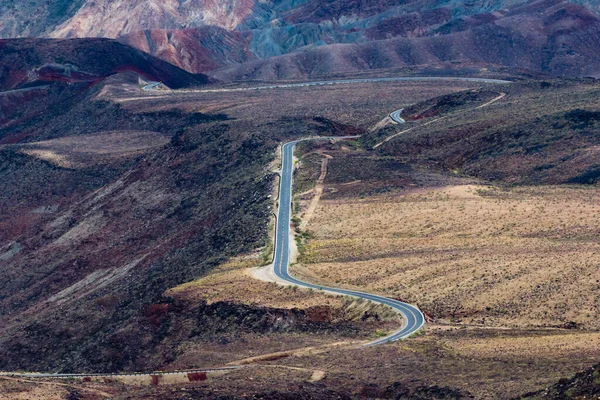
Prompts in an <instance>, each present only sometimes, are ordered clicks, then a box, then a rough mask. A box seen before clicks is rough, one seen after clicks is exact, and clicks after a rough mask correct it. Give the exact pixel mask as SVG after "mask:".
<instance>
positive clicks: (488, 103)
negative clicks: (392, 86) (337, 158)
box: [364, 79, 600, 185]
mask: <svg viewBox="0 0 600 400" xmlns="http://www.w3.org/2000/svg"><path fill="white" fill-rule="evenodd" d="M598 90H599V85H598V83H597V81H596V80H593V79H589V80H580V81H575V80H553V81H541V82H524V83H518V84H517V83H515V84H511V85H504V86H498V87H495V88H494V89H493V91H489V90H482V91H479V92H463V93H460V94H453V95H448V96H442V97H439V98H437V99H434V100H430V101H426V102H424V103H420V104H417V105H415V106H412V107H409V108H407V109H406V110H405V112H404V117H405V119H406V120H408V121H409V122H408V124H409V125H410V126H411V127H412V128H413V129H411V130H410V131H407V132H405V133H403V134H402V135H398V136H396V137H393V139H392V140H389V141H387V142H384V143H382V144H381V145H380V146H378V147H377V148H378V149H379V151H382V152H383V153H385V154H388V155H394V156H398V157H405V158H406V159H409V160H410V163H425V164H427V165H430V166H436V167H441V168H443V169H444V170H446V171H451V173H453V174H457V175H468V176H476V177H478V178H483V179H485V180H489V181H495V182H503V183H504V184H513V185H515V184H526V185H539V184H544V183H545V184H595V183H597V182H599V181H600V169H599V167H598V161H597V160H598V146H597V143H598V140H599V132H600V130H599V127H600V112H599V111H598V110H599V106H600V104H599V103H598V99H597V95H598ZM493 92H495V95H496V97H495V98H496V99H499V100H498V101H497V102H495V101H494V98H493V97H494V93H493ZM396 131H397V130H395V129H393V130H392V131H391V132H389V131H386V130H383V131H382V132H380V133H379V134H377V133H375V134H372V135H373V136H378V135H384V136H388V137H389V136H392V135H393V133H394V132H396ZM364 140H365V141H366V144H368V145H372V144H376V143H377V142H380V141H381V137H379V138H377V137H371V138H364Z"/></svg>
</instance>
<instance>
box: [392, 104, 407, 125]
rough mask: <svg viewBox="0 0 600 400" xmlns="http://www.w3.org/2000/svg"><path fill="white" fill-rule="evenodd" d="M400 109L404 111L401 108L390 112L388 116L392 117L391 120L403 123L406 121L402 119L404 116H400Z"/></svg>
mask: <svg viewBox="0 0 600 400" xmlns="http://www.w3.org/2000/svg"><path fill="white" fill-rule="evenodd" d="M402 111H404V108H401V109H399V110H397V111H394V112H393V113H391V114H390V118H391V119H392V121H394V122H395V123H397V124H403V123H405V122H406V121H405V120H404V118H402Z"/></svg>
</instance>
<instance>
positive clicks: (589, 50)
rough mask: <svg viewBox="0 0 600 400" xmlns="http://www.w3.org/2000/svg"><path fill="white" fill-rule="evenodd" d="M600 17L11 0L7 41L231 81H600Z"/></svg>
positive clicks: (531, 10)
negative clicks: (475, 74) (73, 47)
mask: <svg viewBox="0 0 600 400" xmlns="http://www.w3.org/2000/svg"><path fill="white" fill-rule="evenodd" d="M33 10H35V12H33ZM598 12H600V3H598V2H596V1H592V0H572V1H563V0H543V1H525V0H407V1H404V2H400V1H397V0H349V1H348V0H325V1H321V0H224V1H217V0H187V1H179V0H167V1H159V0H150V1H140V0H131V1H123V0H94V1H92V0H45V1H42V0H32V1H31V2H28V3H27V4H25V3H21V4H20V3H17V2H16V0H0V37H5V38H8V37H21V36H36V37H57V38H81V37H109V38H117V39H118V40H119V41H121V42H122V43H125V44H128V45H131V46H134V47H136V48H138V49H141V50H143V51H145V52H148V53H150V54H152V55H154V56H156V57H159V58H162V59H163V60H165V61H168V62H170V63H172V64H174V65H176V66H179V67H181V68H183V69H186V70H188V71H189V72H193V73H200V72H203V73H206V72H209V71H217V70H218V71H219V72H217V73H216V74H215V76H218V77H220V78H221V79H233V78H235V79H248V78H270V79H281V78H305V77H307V76H316V75H318V74H330V73H332V72H339V71H364V70H369V69H374V68H384V67H399V66H406V65H409V66H410V65H421V64H428V63H439V62H470V63H474V64H481V65H501V66H508V67H511V68H524V69H531V70H533V71H543V72H547V73H551V74H556V75H562V76H584V75H589V76H600V62H598V61H597V60H596V57H595V54H598V53H600V51H599V50H600V48H599V47H600V40H598V39H599V37H598V35H597V32H598V31H599V27H600V17H599V16H598V14H597V13H598ZM390 40H391V41H392V42H390ZM322 53H325V54H324V55H323V54H322ZM281 57H283V58H281ZM323 57H325V58H326V60H322V58H323ZM590 57H591V58H590ZM331 59H333V60H331ZM520 59H523V61H521V60H520ZM323 63H324V64H323ZM307 64H311V65H314V67H311V66H310V65H307ZM561 64H564V65H561ZM315 72H318V74H317V73H315Z"/></svg>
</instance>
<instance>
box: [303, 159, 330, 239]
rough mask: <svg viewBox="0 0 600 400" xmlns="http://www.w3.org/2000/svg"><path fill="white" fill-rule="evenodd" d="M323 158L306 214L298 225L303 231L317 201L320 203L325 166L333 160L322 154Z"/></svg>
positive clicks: (323, 186)
mask: <svg viewBox="0 0 600 400" xmlns="http://www.w3.org/2000/svg"><path fill="white" fill-rule="evenodd" d="M322 155H323V156H324V158H323V161H321V175H319V179H317V183H316V185H315V188H314V193H315V195H314V197H313V198H312V200H311V201H310V204H309V205H308V208H307V209H306V212H305V213H304V218H302V222H301V223H300V229H302V230H303V229H305V228H306V225H308V223H309V222H310V220H311V219H312V217H313V216H314V215H315V211H316V210H317V206H318V205H319V201H321V196H322V195H323V189H324V188H325V185H324V182H325V178H326V177H327V165H328V163H329V160H331V159H333V157H332V156H330V155H329V154H325V153H322Z"/></svg>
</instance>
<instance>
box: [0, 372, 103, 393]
mask: <svg viewBox="0 0 600 400" xmlns="http://www.w3.org/2000/svg"><path fill="white" fill-rule="evenodd" d="M0 379H4V380H8V381H15V382H22V383H34V384H36V385H46V386H61V387H67V388H74V389H77V390H81V391H82V392H88V393H92V394H95V395H98V396H100V397H105V398H108V399H110V398H112V397H114V396H113V395H112V394H110V393H107V392H104V391H102V390H99V389H93V388H88V387H84V386H79V385H72V384H67V383H58V382H41V381H39V380H31V379H23V378H12V377H9V376H0Z"/></svg>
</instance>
